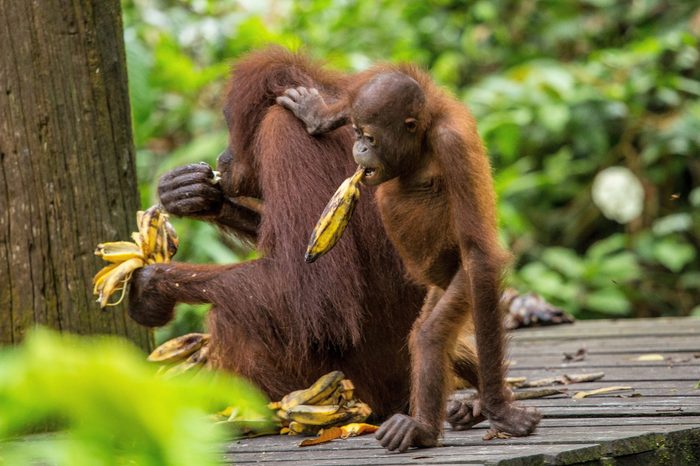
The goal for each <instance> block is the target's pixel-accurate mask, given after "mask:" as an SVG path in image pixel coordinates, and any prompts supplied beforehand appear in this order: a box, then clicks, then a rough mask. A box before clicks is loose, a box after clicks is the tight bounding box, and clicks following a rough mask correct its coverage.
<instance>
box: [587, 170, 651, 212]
mask: <svg viewBox="0 0 700 466" xmlns="http://www.w3.org/2000/svg"><path fill="white" fill-rule="evenodd" d="M592 191H593V192H592V194H593V203H595V205H596V206H598V208H599V209H600V210H601V212H603V215H605V216H606V217H607V218H609V219H611V220H615V221H616V222H618V223H629V222H631V221H632V220H634V219H635V218H637V217H639V216H640V215H641V214H642V210H643V208H644V188H643V187H642V183H640V181H639V179H638V178H637V177H636V176H635V175H634V173H632V172H631V171H630V170H629V169H627V168H625V167H610V168H606V169H605V170H603V171H601V172H600V173H598V174H597V175H596V177H595V179H594V180H593V189H592Z"/></svg>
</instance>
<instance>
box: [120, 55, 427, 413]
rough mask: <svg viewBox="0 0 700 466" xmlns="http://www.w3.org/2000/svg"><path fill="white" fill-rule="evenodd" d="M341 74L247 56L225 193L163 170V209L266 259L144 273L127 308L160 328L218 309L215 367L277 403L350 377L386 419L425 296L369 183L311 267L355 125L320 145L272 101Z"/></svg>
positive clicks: (193, 168) (232, 107) (404, 392)
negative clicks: (199, 307) (249, 244)
mask: <svg viewBox="0 0 700 466" xmlns="http://www.w3.org/2000/svg"><path fill="white" fill-rule="evenodd" d="M345 79H346V78H345V77H343V76H338V75H335V74H332V73H328V72H326V71H324V70H322V69H321V68H320V67H319V66H318V65H316V64H314V63H312V62H310V61H309V60H307V59H305V58H303V57H301V56H298V55H294V54H291V53H289V52H286V51H284V50H281V49H268V50H266V51H263V52H258V53H254V54H251V55H249V56H248V57H246V58H245V59H243V60H242V61H240V62H238V64H237V65H236V66H235V68H234V71H233V78H232V80H231V83H230V86H229V91H228V94H227V97H226V103H225V115H226V118H227V121H228V124H229V129H230V151H229V153H225V154H222V156H221V158H220V163H219V168H220V169H221V170H222V172H223V177H224V179H222V187H223V195H222V193H219V194H218V197H217V193H216V192H215V191H212V186H211V184H210V183H209V182H208V178H209V177H210V176H211V171H210V170H209V168H208V167H206V166H203V165H190V166H186V167H181V168H180V169H176V170H175V171H173V172H171V173H169V174H168V175H166V176H165V177H164V178H163V180H162V181H161V186H160V194H161V200H162V202H163V204H164V206H165V207H166V209H167V210H169V211H171V212H172V213H175V214H177V215H189V216H194V217H198V218H203V219H206V220H210V221H213V222H215V223H218V224H220V225H223V226H225V227H227V228H228V229H229V230H230V231H233V232H234V233H237V234H240V235H241V236H243V237H247V238H249V239H251V240H252V241H254V242H255V244H256V246H257V248H258V250H259V251H260V252H261V254H262V256H263V257H262V258H261V259H258V260H254V261H250V262H246V263H243V264H236V265H223V266H217V265H192V264H185V263H177V262H174V263H171V264H157V265H151V266H148V267H146V268H145V269H143V270H141V271H140V272H139V273H137V274H135V277H134V282H133V286H132V289H131V291H130V306H129V308H130V309H129V310H130V314H131V316H132V317H133V318H134V319H135V320H137V321H138V322H141V323H142V324H144V325H148V326H158V325H163V324H165V323H166V322H167V321H169V320H170V319H171V318H172V315H173V306H174V304H175V303H176V302H187V303H212V304H213V307H212V310H211V312H210V315H209V322H208V324H209V325H208V326H209V330H210V332H211V334H212V350H213V359H214V361H215V362H216V364H217V365H218V366H219V367H222V368H224V369H227V370H231V371H233V372H236V373H238V374H241V375H243V376H245V377H247V378H249V379H251V380H252V381H253V382H255V383H256V384H257V385H259V386H260V387H261V388H262V389H263V390H264V391H265V392H267V393H268V395H269V396H270V397H271V398H272V399H279V398H280V397H281V396H282V395H284V394H286V393H288V392H290V391H291V390H295V389H299V388H303V387H306V386H308V385H310V384H311V383H312V382H313V381H314V380H315V379H316V378H317V377H319V376H320V375H322V374H324V373H326V372H329V371H331V370H342V371H343V372H345V374H346V376H347V377H349V378H351V379H352V380H353V382H354V383H355V385H356V387H357V393H358V396H359V397H360V398H361V399H362V400H363V401H365V402H367V403H369V405H370V406H371V407H372V408H373V410H374V412H375V413H376V414H377V415H378V416H379V417H380V418H382V417H385V416H388V415H390V414H392V413H395V412H405V411H406V410H407V408H408V400H409V380H410V373H409V367H410V361H409V354H408V350H407V336H408V334H409V332H410V329H411V325H412V324H413V321H414V320H415V319H416V317H417V316H418V313H419V311H420V307H421V305H422V302H423V296H424V293H425V291H424V289H422V288H421V287H420V286H418V285H416V284H412V283H410V282H409V281H408V280H407V279H406V275H405V271H404V269H403V267H402V265H401V262H400V260H399V258H398V256H397V254H396V252H395V250H394V248H393V247H392V246H391V244H390V242H389V240H388V239H387V237H386V234H385V233H384V232H383V228H382V225H381V221H380V219H379V215H378V212H377V209H376V206H375V203H374V200H373V199H372V196H371V195H370V192H369V190H367V189H363V191H364V193H363V196H362V198H361V200H360V205H359V206H358V208H357V210H356V211H355V216H354V218H353V219H352V222H351V223H350V225H349V226H348V229H347V230H346V232H345V234H344V236H343V238H342V239H341V241H340V242H339V243H338V244H337V245H336V247H335V248H334V249H333V251H331V252H330V253H328V254H327V255H326V256H324V258H323V260H319V261H317V262H316V263H314V264H306V263H305V262H304V250H305V247H306V243H307V240H308V238H309V234H310V232H311V229H312V228H313V226H314V224H315V223H316V221H317V220H318V216H319V215H320V213H321V212H322V211H323V208H324V206H325V204H326V202H327V201H328V199H330V197H331V196H332V194H333V192H334V191H335V189H336V188H337V187H338V185H339V184H340V183H341V182H342V181H343V179H345V178H346V177H347V176H349V175H350V174H351V173H352V172H353V171H354V169H355V164H354V163H353V161H352V157H351V152H350V148H351V147H352V140H353V139H352V131H351V129H350V128H347V127H346V128H340V129H338V130H337V131H335V132H333V133H329V134H327V135H325V136H323V137H319V138H317V137H312V136H310V135H308V134H307V132H306V131H305V130H304V128H303V127H302V125H301V123H300V122H299V120H298V119H297V118H295V117H294V116H293V115H292V114H291V113H289V112H288V111H286V110H285V109H283V108H282V107H280V106H278V105H275V98H276V97H277V96H279V95H280V94H282V93H283V92H284V90H285V89H287V88H288V87H290V86H296V85H306V86H315V87H317V88H320V89H322V92H324V94H325V95H326V96H327V97H328V98H333V97H334V96H336V95H338V94H339V93H340V92H341V89H342V87H343V86H344V85H345ZM231 153H232V154H233V156H231ZM238 196H246V197H261V198H262V199H264V213H263V215H262V216H261V217H259V216H258V215H257V214H256V213H255V212H251V211H250V210H249V209H246V208H244V207H241V206H239V205H237V204H236V197H238Z"/></svg>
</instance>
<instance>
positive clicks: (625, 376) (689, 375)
mask: <svg viewBox="0 0 700 466" xmlns="http://www.w3.org/2000/svg"><path fill="white" fill-rule="evenodd" d="M577 372H605V377H604V380H605V381H606V382H613V381H623V382H624V381H637V380H647V381H652V380H653V381H660V382H661V381H663V382H680V381H686V382H687V383H689V384H690V383H696V382H697V381H698V380H700V367H692V368H686V367H679V366H676V367H655V368H654V369H653V370H649V369H648V368H646V367H624V368H621V369H619V370H615V371H613V370H610V368H606V367H597V366H591V367H588V368H586V370H585V371H571V370H568V369H567V370H561V369H539V370H538V369H528V368H520V367H517V366H516V367H512V368H511V369H510V370H509V371H508V375H509V376H510V377H527V379H528V380H537V379H544V378H546V377H556V376H560V375H563V374H567V373H577Z"/></svg>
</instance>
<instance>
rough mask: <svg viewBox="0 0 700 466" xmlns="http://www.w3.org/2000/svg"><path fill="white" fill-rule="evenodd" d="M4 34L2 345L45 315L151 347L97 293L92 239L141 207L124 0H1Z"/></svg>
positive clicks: (122, 233)
mask: <svg viewBox="0 0 700 466" xmlns="http://www.w3.org/2000/svg"><path fill="white" fill-rule="evenodd" d="M0 44H2V53H0V344H2V343H16V342H18V341H20V340H21V339H22V336H23V335H24V333H25V332H26V331H27V330H28V329H30V328H31V327H32V326H34V325H37V324H40V325H46V326H49V327H53V328H56V329H60V330H64V331H72V332H77V333H82V334H87V333H110V334H118V335H124V336H127V337H128V338H130V339H131V340H133V341H134V342H136V343H137V344H138V345H139V346H141V347H142V348H147V347H148V346H149V345H150V340H151V337H150V333H149V332H148V330H146V329H144V328H143V327H140V326H139V325H137V324H136V323H135V322H133V321H131V320H130V319H129V317H128V316H127V314H126V307H125V306H123V305H122V306H119V307H114V308H109V309H108V310H107V311H104V312H102V311H100V309H99V307H98V306H97V304H96V302H95V297H94V296H92V276H93V275H94V274H95V272H97V270H99V268H100V267H101V266H102V265H104V264H102V263H101V261H100V260H98V259H97V258H96V257H95V256H94V253H93V251H94V249H95V245H96V244H97V243H98V242H102V241H114V240H120V239H129V234H130V232H131V231H134V230H135V229H136V226H135V224H136V221H135V212H136V210H137V209H138V193H137V185H136V173H135V163H134V148H133V142H132V134H131V117H130V114H129V96H128V90H127V77H126V60H125V54H124V40H123V31H122V23H121V8H120V4H119V0H92V1H90V0H40V1H39V0H0Z"/></svg>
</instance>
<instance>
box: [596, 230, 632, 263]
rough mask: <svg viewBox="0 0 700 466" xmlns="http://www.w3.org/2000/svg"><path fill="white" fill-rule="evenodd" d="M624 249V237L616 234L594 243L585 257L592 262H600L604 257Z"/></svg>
mask: <svg viewBox="0 0 700 466" xmlns="http://www.w3.org/2000/svg"><path fill="white" fill-rule="evenodd" d="M624 247H625V235H623V234H621V233H617V234H614V235H610V236H608V237H607V238H605V239H602V240H600V241H597V242H596V243H594V244H593V245H592V246H591V247H590V248H588V251H586V257H587V258H589V259H592V260H600V259H602V258H603V257H604V256H606V255H608V254H610V253H613V252H615V251H619V250H620V249H622V248H624Z"/></svg>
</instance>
